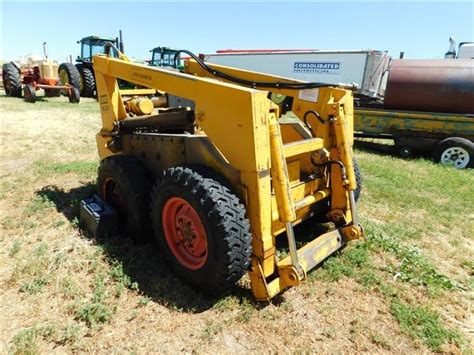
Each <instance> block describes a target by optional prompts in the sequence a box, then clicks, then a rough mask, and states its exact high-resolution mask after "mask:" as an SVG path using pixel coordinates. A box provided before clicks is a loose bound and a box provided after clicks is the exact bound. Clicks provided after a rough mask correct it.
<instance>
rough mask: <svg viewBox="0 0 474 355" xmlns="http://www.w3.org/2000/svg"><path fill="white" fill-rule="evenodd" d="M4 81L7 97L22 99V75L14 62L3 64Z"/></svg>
mask: <svg viewBox="0 0 474 355" xmlns="http://www.w3.org/2000/svg"><path fill="white" fill-rule="evenodd" d="M2 79H3V87H4V88H5V94H6V95H7V96H11V97H21V74H20V71H19V70H18V68H17V67H16V66H15V64H13V63H12V62H10V63H5V64H3V67H2Z"/></svg>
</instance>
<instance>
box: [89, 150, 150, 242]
mask: <svg viewBox="0 0 474 355" xmlns="http://www.w3.org/2000/svg"><path fill="white" fill-rule="evenodd" d="M151 185H152V183H151V179H150V178H149V177H148V174H147V172H146V170H145V168H144V167H143V165H142V164H141V163H140V162H139V161H138V160H137V159H136V158H134V157H132V156H126V155H115V156H111V157H108V158H105V159H104V160H102V161H101V162H100V167H99V171H98V179H97V188H98V190H99V195H100V197H101V198H102V199H103V200H104V201H106V202H108V203H109V204H110V205H112V206H113V207H114V208H115V209H116V210H117V211H118V214H119V218H120V226H119V230H120V231H121V233H120V234H121V235H124V236H128V237H131V238H132V239H133V240H134V241H136V242H143V241H145V240H147V239H148V237H149V235H150V231H151V229H150V219H149V213H148V206H149V197H150V191H151Z"/></svg>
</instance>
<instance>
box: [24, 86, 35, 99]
mask: <svg viewBox="0 0 474 355" xmlns="http://www.w3.org/2000/svg"><path fill="white" fill-rule="evenodd" d="M24 99H25V101H26V102H30V103H32V104H34V103H35V102H36V90H35V88H34V86H33V85H31V84H26V85H25V95H24Z"/></svg>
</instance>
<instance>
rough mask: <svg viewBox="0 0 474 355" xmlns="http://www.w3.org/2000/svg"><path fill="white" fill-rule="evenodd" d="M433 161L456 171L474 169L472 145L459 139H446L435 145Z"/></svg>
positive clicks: (473, 147)
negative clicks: (451, 167)
mask: <svg viewBox="0 0 474 355" xmlns="http://www.w3.org/2000/svg"><path fill="white" fill-rule="evenodd" d="M433 160H434V161H435V162H437V163H440V164H443V165H450V166H453V167H455V168H456V169H465V168H472V167H474V143H472V142H471V141H470V140H468V139H465V138H460V137H452V138H446V139H444V140H442V141H441V142H439V143H438V145H436V147H435V149H434V151H433Z"/></svg>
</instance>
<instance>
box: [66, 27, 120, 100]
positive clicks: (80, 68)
mask: <svg viewBox="0 0 474 355" xmlns="http://www.w3.org/2000/svg"><path fill="white" fill-rule="evenodd" d="M119 38H120V39H119ZM119 38H111V37H99V36H88V37H84V38H82V39H81V40H79V41H77V43H80V44H81V54H80V55H79V56H78V57H77V58H76V64H72V63H62V64H61V65H60V66H59V77H60V79H61V82H62V83H68V84H71V85H72V86H74V87H76V88H78V89H79V91H80V94H81V96H82V97H96V96H97V95H96V84H95V76H94V70H93V69H92V57H93V56H94V55H96V54H103V53H105V44H106V43H108V42H111V43H113V44H114V45H115V46H116V47H118V48H119V49H120V51H122V52H123V41H122V31H119ZM110 55H111V56H113V57H116V56H117V53H115V52H114V50H112V52H111V54H110Z"/></svg>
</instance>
